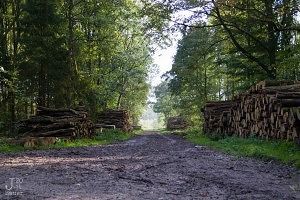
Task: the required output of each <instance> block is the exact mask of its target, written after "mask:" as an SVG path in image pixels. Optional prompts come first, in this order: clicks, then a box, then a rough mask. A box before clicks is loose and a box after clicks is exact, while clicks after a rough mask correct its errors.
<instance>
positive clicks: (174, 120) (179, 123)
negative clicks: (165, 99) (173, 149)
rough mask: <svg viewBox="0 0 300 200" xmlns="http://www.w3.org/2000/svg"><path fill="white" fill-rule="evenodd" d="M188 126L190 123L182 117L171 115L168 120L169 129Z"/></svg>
mask: <svg viewBox="0 0 300 200" xmlns="http://www.w3.org/2000/svg"><path fill="white" fill-rule="evenodd" d="M187 127H188V123H187V121H186V120H185V119H184V118H182V117H170V118H168V120H167V129H168V130H176V129H186V128H187Z"/></svg>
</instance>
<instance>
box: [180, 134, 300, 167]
mask: <svg viewBox="0 0 300 200" xmlns="http://www.w3.org/2000/svg"><path fill="white" fill-rule="evenodd" d="M184 137H185V138H186V139H187V140H189V141H190V142H193V143H194V144H199V145H205V146H209V147H212V148H214V149H218V150H221V151H223V152H226V153H229V154H234V155H238V156H248V157H255V158H261V159H266V160H278V161H280V162H283V163H285V164H289V165H294V166H296V167H297V168H300V148H299V147H297V146H296V145H295V144H294V143H292V142H285V141H274V140H273V141H266V140H262V139H258V138H238V137H227V138H223V139H212V138H209V137H208V136H206V135H204V134H202V133H201V131H197V130H190V131H188V132H187V133H186V134H185V136H184Z"/></svg>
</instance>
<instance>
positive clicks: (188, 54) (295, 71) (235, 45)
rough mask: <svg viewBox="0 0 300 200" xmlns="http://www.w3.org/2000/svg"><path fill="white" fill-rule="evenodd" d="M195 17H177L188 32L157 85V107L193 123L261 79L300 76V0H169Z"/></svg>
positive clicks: (170, 3)
mask: <svg viewBox="0 0 300 200" xmlns="http://www.w3.org/2000/svg"><path fill="white" fill-rule="evenodd" d="M161 3H162V4H164V5H165V6H168V7H169V8H172V10H176V11H177V12H182V11H184V12H186V13H189V14H190V15H189V16H190V17H188V18H180V19H174V20H173V23H174V25H176V26H177V27H178V28H179V29H180V30H181V31H182V34H183V38H182V39H181V41H180V42H179V45H178V49H177V54H176V56H175V58H174V63H173V66H172V70H171V71H169V72H168V73H166V74H165V76H164V78H165V81H164V82H162V83H161V84H160V85H159V86H157V87H156V88H155V95H156V97H157V99H158V101H157V102H156V103H155V104H154V109H155V111H156V112H160V113H162V114H163V116H164V117H165V118H168V117H170V116H174V115H182V116H185V117H186V118H188V119H189V120H190V121H191V123H192V124H194V125H199V124H201V122H202V120H201V118H202V113H201V111H200V110H201V108H202V107H203V106H204V104H205V102H207V101H212V100H229V99H231V98H232V97H233V96H234V95H236V94H238V93H240V92H243V91H245V90H247V89H249V88H250V86H252V85H254V84H255V83H257V82H258V81H260V80H266V79H267V80H268V79H277V80H299V79H300V34H299V33H300V26H299V21H300V20H299V18H300V17H299V1H296V0H281V1H278V0H251V1H250V0H228V1H227V0H207V1H191V0H190V1H189V0H186V1H184V0H182V1H176V2H172V1H164V2H161Z"/></svg>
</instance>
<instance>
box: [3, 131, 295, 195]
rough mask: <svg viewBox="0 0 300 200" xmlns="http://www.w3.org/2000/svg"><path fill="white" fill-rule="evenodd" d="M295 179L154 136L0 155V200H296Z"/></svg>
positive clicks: (290, 173)
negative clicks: (101, 144) (11, 187)
mask: <svg viewBox="0 0 300 200" xmlns="http://www.w3.org/2000/svg"><path fill="white" fill-rule="evenodd" d="M10 178H18V179H21V180H22V183H20V187H21V188H18V187H17V186H18V185H17V184H16V183H15V182H14V184H13V186H14V188H13V189H11V190H10V191H15V192H21V193H20V194H19V195H13V196H11V195H7V194H9V193H8V192H9V191H8V190H7V189H6V188H5V187H6V186H7V187H8V189H9V187H10V186H11V180H10ZM14 180H16V179H14ZM299 182H300V180H299V170H296V169H295V168H292V167H289V166H285V165H282V164H278V163H276V162H265V161H261V160H256V159H250V158H238V157H235V156H229V155H226V154H223V153H220V152H217V151H214V150H210V149H209V148H206V147H199V146H195V145H193V144H191V143H189V142H187V141H185V140H183V139H181V138H180V137H178V136H163V135H159V134H157V133H156V132H147V133H146V134H145V135H142V136H137V137H135V138H133V139H131V140H129V141H126V142H122V143H119V144H113V145H107V146H95V147H82V148H69V149H60V150H58V149H54V150H48V151H30V152H22V153H17V154H0V199H155V200H157V199H180V200H181V199H183V200H185V199H262V200H267V199H270V200H274V199H280V200H281V199H297V197H298V198H299V197H300V196H297V195H299V193H297V192H296V190H295V187H296V184H297V183H299ZM293 189H294V190H293Z"/></svg>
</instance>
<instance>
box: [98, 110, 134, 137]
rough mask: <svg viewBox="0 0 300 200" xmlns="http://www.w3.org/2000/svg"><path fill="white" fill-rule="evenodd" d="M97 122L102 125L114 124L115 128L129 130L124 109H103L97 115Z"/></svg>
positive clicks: (127, 118)
mask: <svg viewBox="0 0 300 200" xmlns="http://www.w3.org/2000/svg"><path fill="white" fill-rule="evenodd" d="M97 123H98V124H100V125H103V126H110V125H115V127H116V128H117V129H121V130H123V131H125V132H128V131H130V130H131V125H130V121H129V114H128V112H127V111H126V110H107V111H104V112H102V113H100V114H99V115H98V117H97Z"/></svg>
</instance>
